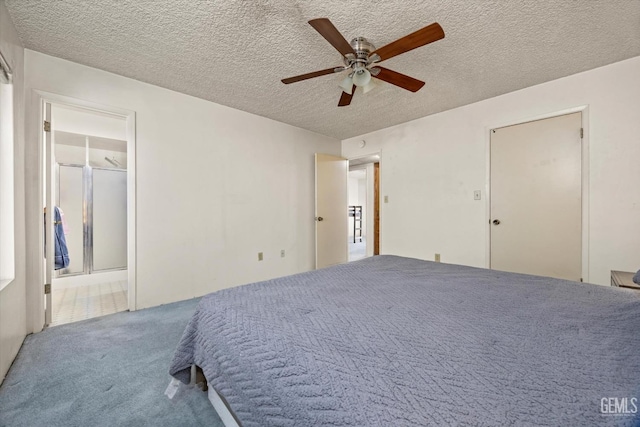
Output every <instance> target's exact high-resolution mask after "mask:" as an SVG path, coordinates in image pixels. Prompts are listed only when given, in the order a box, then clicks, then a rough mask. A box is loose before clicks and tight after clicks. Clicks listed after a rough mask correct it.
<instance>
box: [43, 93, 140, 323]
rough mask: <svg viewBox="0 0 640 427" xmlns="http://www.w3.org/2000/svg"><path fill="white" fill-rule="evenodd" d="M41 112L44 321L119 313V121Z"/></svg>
mask: <svg viewBox="0 0 640 427" xmlns="http://www.w3.org/2000/svg"><path fill="white" fill-rule="evenodd" d="M45 109H46V112H45V116H46V117H47V118H48V120H47V123H45V129H44V131H45V138H44V142H45V147H44V148H45V152H46V153H47V156H46V158H45V163H44V165H43V168H44V170H45V173H44V177H45V181H44V183H43V184H44V188H46V189H47V191H46V192H45V197H44V200H43V204H44V212H45V228H46V236H47V238H46V239H45V250H46V257H45V273H46V277H45V283H49V284H50V287H49V289H48V290H47V289H46V287H45V293H46V292H47V291H48V292H49V293H48V294H47V298H46V307H45V310H46V315H45V319H46V321H45V323H47V324H49V325H52V326H53V325H60V324H64V323H70V322H75V321H78V320H84V319H89V318H93V317H98V316H103V315H106V314H112V313H116V312H119V311H125V310H127V309H128V308H129V304H128V301H129V298H128V291H129V283H128V233H129V232H130V231H129V230H128V209H127V200H128V163H129V159H128V156H127V154H128V148H127V147H128V144H127V119H126V117H122V116H119V115H114V114H111V113H107V112H102V111H96V110H91V109H85V108H80V107H76V106H71V105H65V104H56V103H46V104H45ZM49 206H51V208H49V209H47V207H49ZM47 212H49V213H51V214H50V215H47ZM49 217H51V219H52V221H51V224H48V222H49ZM49 237H50V238H49ZM49 241H51V242H54V244H53V245H50V246H51V247H49V245H48V244H46V243H47V242H49Z"/></svg>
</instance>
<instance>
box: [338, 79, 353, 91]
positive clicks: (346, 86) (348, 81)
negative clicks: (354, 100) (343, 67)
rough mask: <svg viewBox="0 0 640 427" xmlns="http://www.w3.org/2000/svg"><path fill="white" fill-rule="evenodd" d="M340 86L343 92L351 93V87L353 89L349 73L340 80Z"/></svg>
mask: <svg viewBox="0 0 640 427" xmlns="http://www.w3.org/2000/svg"><path fill="white" fill-rule="evenodd" d="M340 88H341V89H342V90H343V91H344V92H345V93H348V94H349V95H351V89H353V80H352V78H351V74H349V75H348V76H347V77H345V78H344V80H342V83H340Z"/></svg>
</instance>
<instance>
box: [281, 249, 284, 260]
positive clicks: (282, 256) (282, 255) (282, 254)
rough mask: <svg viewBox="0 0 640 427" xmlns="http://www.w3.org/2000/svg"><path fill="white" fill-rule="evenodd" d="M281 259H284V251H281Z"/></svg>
mask: <svg viewBox="0 0 640 427" xmlns="http://www.w3.org/2000/svg"><path fill="white" fill-rule="evenodd" d="M280 258H284V249H282V250H281V251H280Z"/></svg>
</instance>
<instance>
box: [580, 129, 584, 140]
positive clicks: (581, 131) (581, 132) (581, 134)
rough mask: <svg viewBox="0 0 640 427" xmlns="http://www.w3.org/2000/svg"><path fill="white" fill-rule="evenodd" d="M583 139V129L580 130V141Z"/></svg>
mask: <svg viewBox="0 0 640 427" xmlns="http://www.w3.org/2000/svg"><path fill="white" fill-rule="evenodd" d="M582 138H584V128H580V139H582Z"/></svg>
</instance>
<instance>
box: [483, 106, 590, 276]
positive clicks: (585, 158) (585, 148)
mask: <svg viewBox="0 0 640 427" xmlns="http://www.w3.org/2000/svg"><path fill="white" fill-rule="evenodd" d="M572 113H582V115H581V116H582V129H583V135H582V162H581V171H580V174H581V176H582V182H581V186H582V188H581V198H582V201H581V202H582V209H581V210H582V233H581V234H582V235H581V246H582V248H581V252H582V257H581V262H582V266H581V268H582V281H583V282H589V137H590V132H589V105H580V106H577V107H572V108H567V109H565V110H559V111H554V112H549V113H545V114H540V115H536V116H529V117H524V118H520V119H512V120H505V121H500V122H496V123H494V124H493V125H491V126H485V127H484V135H485V165H486V168H485V170H486V174H485V183H486V184H485V195H486V197H485V198H484V205H485V221H484V226H485V267H486V268H490V266H491V224H490V220H491V131H492V130H493V129H499V128H503V127H507V126H515V125H520V124H524V123H529V122H535V121H538V120H545V119H551V118H554V117H558V116H565V115H567V114H572Z"/></svg>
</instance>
